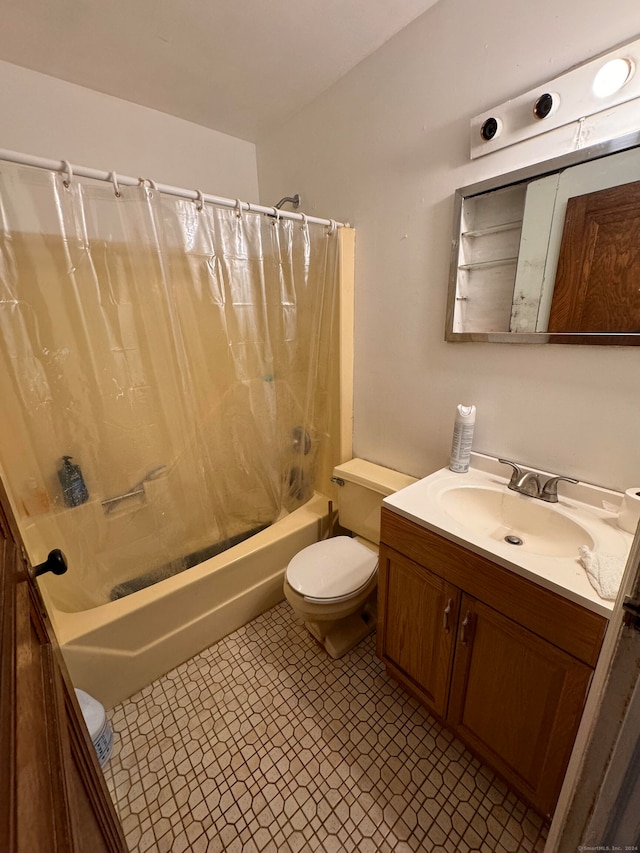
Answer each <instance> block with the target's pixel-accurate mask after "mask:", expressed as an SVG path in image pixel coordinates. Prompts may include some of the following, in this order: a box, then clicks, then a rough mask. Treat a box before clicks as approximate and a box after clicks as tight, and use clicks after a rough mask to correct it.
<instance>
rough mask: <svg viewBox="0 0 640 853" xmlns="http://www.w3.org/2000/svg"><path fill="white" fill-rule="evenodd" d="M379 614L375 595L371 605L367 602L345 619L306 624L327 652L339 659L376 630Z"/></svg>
mask: <svg viewBox="0 0 640 853" xmlns="http://www.w3.org/2000/svg"><path fill="white" fill-rule="evenodd" d="M377 616H378V613H377V607H376V602H375V597H374V598H373V601H372V603H371V605H370V604H369V602H367V604H365V606H364V607H363V608H362V610H360V611H359V612H358V613H353V614H352V615H351V616H347V617H346V618H344V619H338V620H336V621H335V622H305V623H304V624H305V627H306V629H307V630H308V631H309V633H310V634H311V635H312V636H313V637H315V638H316V640H318V642H319V643H322V645H323V646H324V648H325V649H326V651H327V654H328V655H330V656H331V657H332V658H334V659H336V660H337V659H338V658H341V657H342V656H343V655H346V654H347V652H350V651H351V649H353V648H354V646H357V645H358V643H359V642H360V641H361V640H364V638H365V637H367V636H368V635H369V634H370V633H371V632H372V631H375V628H376V623H377Z"/></svg>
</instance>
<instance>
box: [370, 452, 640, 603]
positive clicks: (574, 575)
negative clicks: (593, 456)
mask: <svg viewBox="0 0 640 853" xmlns="http://www.w3.org/2000/svg"><path fill="white" fill-rule="evenodd" d="M471 464H472V467H471V468H470V469H469V471H468V472H467V473H466V474H454V473H452V472H451V471H450V470H449V469H448V468H443V469H441V470H440V471H436V472H435V473H434V474H431V475H429V476H428V477H425V478H423V479H422V480H418V481H417V482H415V483H413V484H412V485H410V486H407V487H406V488H404V489H401V490H400V491H398V492H396V493H395V494H393V495H389V497H386V498H385V499H384V500H383V506H385V507H387V508H388V509H390V510H392V511H393V512H396V513H397V514H398V515H401V516H403V517H404V518H407V519H409V520H410V521H414V522H415V523H416V524H419V525H420V526H421V527H424V528H425V529H427V530H431V531H433V532H434V533H437V534H439V535H440V536H443V537H444V538H445V539H449V540H450V541H452V542H456V543H457V544H458V545H462V546H463V547H466V548H468V549H469V550H470V551H473V552H475V553H476V554H479V555H480V556H482V557H486V558H487V559H489V560H493V561H494V562H496V563H498V564H499V565H500V566H503V567H504V568H506V569H509V570H510V571H513V572H515V573H516V574H518V575H521V576H522V577H525V578H528V579H529V580H532V581H533V582H534V583H537V584H539V585H540V586H543V587H545V588H546V589H549V590H551V591H552V592H555V593H557V594H558V595H561V596H563V597H564V598H567V599H569V600H571V601H574V602H576V603H577V604H580V605H582V606H583V607H585V608H587V609H588V610H591V611H593V612H595V613H599V614H600V615H602V616H605V617H607V618H609V617H610V616H611V612H612V610H613V607H614V604H615V602H614V601H607V600H605V599H603V598H601V597H600V596H599V595H598V593H597V592H596V590H595V589H594V587H593V586H592V585H591V582H590V580H589V578H588V576H587V573H586V571H585V570H584V568H583V566H582V563H581V562H580V559H579V555H578V553H577V550H576V554H575V557H573V556H571V557H567V556H563V557H558V556H547V555H541V554H535V553H531V552H527V551H523V550H518V546H513V545H508V544H507V543H506V542H504V541H500V540H494V539H490V538H488V537H487V536H486V535H484V534H482V533H479V532H476V531H474V530H473V529H472V528H470V527H467V526H466V525H463V524H461V523H459V522H458V521H456V520H455V519H454V518H453V517H451V516H450V515H449V514H448V513H447V512H445V511H444V510H443V509H442V508H441V507H440V506H439V505H438V503H437V496H438V494H440V493H441V492H442V490H443V489H446V488H447V487H448V485H449V484H450V485H451V486H452V487H455V488H459V487H461V486H469V487H474V486H480V487H483V488H496V489H501V488H504V489H505V490H506V487H507V484H508V482H509V478H510V475H511V470H510V469H509V468H508V467H507V466H505V465H503V464H501V463H499V462H498V460H497V459H495V458H494V457H490V456H486V455H484V454H477V453H473V454H472V463H471ZM527 470H537V469H530V468H527ZM541 473H543V475H544V474H545V472H541ZM547 476H551V475H550V474H547ZM452 478H453V479H452ZM510 494H512V495H513V494H515V493H513V492H511V493H510ZM558 497H559V499H558V503H557V504H553V505H551V506H552V507H553V508H554V510H556V511H558V512H559V513H561V514H563V515H565V516H567V517H568V518H571V519H573V520H575V521H577V522H578V523H580V524H581V525H582V526H584V527H586V528H587V529H588V532H589V534H590V535H591V538H592V540H593V550H594V551H595V552H596V553H601V554H609V555H614V556H615V557H617V558H619V559H620V560H622V561H626V559H627V557H628V554H629V549H630V547H631V543H632V541H633V536H632V535H631V534H630V533H627V532H625V531H624V530H621V529H620V528H619V527H618V526H617V523H616V517H617V509H618V507H619V505H620V503H621V502H622V497H623V496H622V494H621V493H619V492H615V491H612V490H610V489H606V488H602V487H600V486H594V485H591V484H588V483H579V484H577V485H573V484H570V483H565V482H561V483H560V488H559V490H558ZM516 498H517V499H519V500H523V501H535V502H536V503H540V504H542V503H543V502H542V501H538V500H537V499H536V498H531V497H527V496H525V495H516ZM584 544H585V545H590V544H591V543H589V542H587V541H585V543H584Z"/></svg>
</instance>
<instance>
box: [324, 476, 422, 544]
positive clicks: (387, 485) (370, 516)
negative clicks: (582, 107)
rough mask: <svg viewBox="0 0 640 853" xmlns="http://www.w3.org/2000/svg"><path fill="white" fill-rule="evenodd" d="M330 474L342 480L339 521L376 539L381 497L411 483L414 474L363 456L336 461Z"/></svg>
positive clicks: (346, 526) (367, 537)
mask: <svg viewBox="0 0 640 853" xmlns="http://www.w3.org/2000/svg"><path fill="white" fill-rule="evenodd" d="M333 476H334V477H336V478H338V479H339V480H341V481H343V482H344V485H343V486H340V488H339V490H338V509H339V512H340V516H339V517H340V524H341V525H342V527H345V528H346V529H347V530H351V531H353V533H355V534H356V535H357V536H362V538H363V539H367V540H368V541H369V542H374V543H376V544H378V543H379V542H380V509H381V506H382V499H383V498H386V497H387V496H388V495H392V494H393V493H394V492H397V491H399V490H400V489H404V487H405V486H410V485H411V483H415V481H416V480H415V477H409V476H408V475H407V474H401V473H400V472H399V471H393V470H391V468H383V467H382V466H381V465H375V464H374V463H373V462H367V461H366V460H365V459H351V460H350V461H349V462H343V463H342V465H336V467H335V468H334V469H333Z"/></svg>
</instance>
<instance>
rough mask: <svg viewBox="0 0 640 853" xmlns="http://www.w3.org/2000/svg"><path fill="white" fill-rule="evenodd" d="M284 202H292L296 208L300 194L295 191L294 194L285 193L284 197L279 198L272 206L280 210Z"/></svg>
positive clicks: (298, 205) (298, 204)
mask: <svg viewBox="0 0 640 853" xmlns="http://www.w3.org/2000/svg"><path fill="white" fill-rule="evenodd" d="M284 204H292V205H293V206H294V207H295V208H296V209H297V208H298V207H300V194H299V193H296V194H295V195H286V196H285V197H284V198H281V199H280V201H279V202H278V203H277V204H274V205H273V206H274V207H275V208H276V209H277V210H280V209H281V207H282V205H284Z"/></svg>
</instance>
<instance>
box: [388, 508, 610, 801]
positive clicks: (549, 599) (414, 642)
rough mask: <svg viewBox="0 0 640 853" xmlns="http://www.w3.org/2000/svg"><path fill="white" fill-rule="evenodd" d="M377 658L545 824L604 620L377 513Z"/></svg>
mask: <svg viewBox="0 0 640 853" xmlns="http://www.w3.org/2000/svg"><path fill="white" fill-rule="evenodd" d="M378 588H379V607H378V637H377V644H378V649H377V651H378V655H379V657H380V658H381V659H382V660H383V661H384V663H385V665H386V667H387V670H388V672H389V673H390V674H391V675H392V676H393V677H394V678H395V679H396V680H398V681H399V682H400V683H401V684H402V685H403V686H404V687H405V688H407V689H408V690H409V692H411V693H412V694H413V695H415V696H416V698H417V699H418V700H419V701H421V702H422V703H423V704H424V705H425V706H426V707H427V708H429V709H430V710H431V711H432V712H434V714H435V715H436V716H438V717H439V718H440V719H441V720H442V721H443V722H444V723H445V724H446V725H447V726H448V727H449V728H451V729H452V730H453V731H454V732H455V733H456V735H457V736H458V737H459V738H460V740H462V741H463V742H464V743H465V744H466V745H467V746H468V747H469V748H470V749H471V750H472V751H473V752H474V753H476V754H477V755H478V756H480V757H481V758H482V759H483V760H484V761H485V762H486V763H487V764H489V765H491V766H492V767H493V768H494V769H495V770H496V771H497V772H498V773H500V775H502V776H503V778H504V779H505V780H506V781H507V782H508V783H509V784H510V785H511V787H513V788H514V789H515V790H516V791H518V793H519V794H520V795H521V796H522V797H523V798H524V799H526V800H527V801H528V802H529V803H531V805H532V806H534V808H536V809H537V810H538V811H539V812H540V813H541V814H543V815H545V816H547V817H550V816H551V814H552V813H553V810H554V808H555V804H556V801H557V798H558V795H559V793H560V787H561V785H562V780H563V777H564V773H565V771H566V766H567V763H568V761H569V756H570V753H571V749H572V746H573V741H574V739H575V735H576V731H577V728H578V724H579V722H580V717H581V715H582V710H583V707H584V702H585V699H586V694H587V690H588V687H589V683H590V679H591V675H592V672H593V668H594V666H595V663H596V661H597V658H598V654H599V651H600V646H601V644H602V639H603V637H604V632H605V630H606V625H607V620H606V619H605V618H604V617H602V616H600V615H599V614H596V613H593V612H591V611H589V610H587V609H585V608H583V607H581V606H580V605H578V604H575V603H574V602H571V601H569V600H568V599H565V598H562V597H561V596H558V595H556V594H554V593H552V592H550V591H549V590H546V589H544V588H542V587H540V586H538V585H537V584H535V583H532V582H531V581H529V580H527V579H525V578H522V577H520V576H519V575H516V574H515V573H513V572H511V571H509V570H508V569H505V568H503V567H501V566H498V565H496V564H494V563H492V562H491V561H490V560H487V559H485V558H483V557H480V556H479V555H477V554H475V553H473V552H471V551H468V550H467V549H465V548H463V547H461V546H460V545H457V544H455V543H453V542H450V541H449V540H447V539H445V538H443V537H441V536H438V535H436V534H435V533H432V532H431V531H429V530H426V529H425V528H423V527H421V526H420V525H417V524H415V523H414V522H412V521H409V520H407V519H405V518H403V517H401V516H400V515H397V514H396V513H394V512H391V511H390V510H388V509H386V508H383V511H382V528H381V547H380V571H379V587H378Z"/></svg>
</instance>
